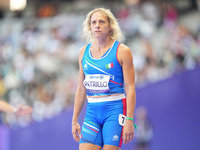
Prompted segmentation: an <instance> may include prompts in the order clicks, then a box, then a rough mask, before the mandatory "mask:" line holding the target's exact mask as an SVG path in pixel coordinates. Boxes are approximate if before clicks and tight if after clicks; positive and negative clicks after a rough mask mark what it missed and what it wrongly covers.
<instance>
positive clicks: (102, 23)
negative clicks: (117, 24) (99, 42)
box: [90, 11, 111, 38]
mask: <svg viewBox="0 0 200 150" xmlns="http://www.w3.org/2000/svg"><path fill="white" fill-rule="evenodd" d="M90 30H91V32H92V36H93V37H94V38H102V37H107V36H108V34H109V32H110V30H111V27H110V24H109V21H108V17H107V16H105V15H104V14H103V13H102V12H100V11H97V12H95V13H94V14H93V15H92V17H91V21H90Z"/></svg>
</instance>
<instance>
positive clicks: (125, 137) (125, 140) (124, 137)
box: [123, 134, 128, 144]
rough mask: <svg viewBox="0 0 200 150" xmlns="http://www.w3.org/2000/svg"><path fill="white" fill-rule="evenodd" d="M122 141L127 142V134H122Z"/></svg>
mask: <svg viewBox="0 0 200 150" xmlns="http://www.w3.org/2000/svg"><path fill="white" fill-rule="evenodd" d="M123 141H124V144H127V143H128V136H127V134H124V136H123Z"/></svg>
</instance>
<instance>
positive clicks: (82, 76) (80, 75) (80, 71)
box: [78, 46, 86, 87]
mask: <svg viewBox="0 0 200 150" xmlns="http://www.w3.org/2000/svg"><path fill="white" fill-rule="evenodd" d="M85 48H86V46H84V47H82V48H81V50H80V52H79V58H78V62H79V82H78V86H79V87H83V84H82V83H83V81H84V78H85V75H84V72H83V67H82V58H83V55H84V52H85Z"/></svg>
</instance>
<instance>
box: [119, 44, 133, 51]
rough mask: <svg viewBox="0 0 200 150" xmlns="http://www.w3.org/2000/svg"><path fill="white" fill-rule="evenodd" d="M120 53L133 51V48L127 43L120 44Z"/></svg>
mask: <svg viewBox="0 0 200 150" xmlns="http://www.w3.org/2000/svg"><path fill="white" fill-rule="evenodd" d="M119 53H131V49H130V48H129V47H128V46H126V45H125V44H120V46H119Z"/></svg>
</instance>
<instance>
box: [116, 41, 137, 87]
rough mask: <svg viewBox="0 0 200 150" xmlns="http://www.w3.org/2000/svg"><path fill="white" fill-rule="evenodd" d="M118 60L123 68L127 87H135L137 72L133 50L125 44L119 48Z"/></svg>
mask: <svg viewBox="0 0 200 150" xmlns="http://www.w3.org/2000/svg"><path fill="white" fill-rule="evenodd" d="M117 55H118V60H119V63H120V64H121V66H122V70H123V76H124V84H125V86H127V85H129V86H131V85H132V86H133V87H134V86H135V70H134V65H133V56H132V52H131V49H130V48H129V47H127V46H125V45H124V44H121V45H120V46H119V50H118V54H117Z"/></svg>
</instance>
